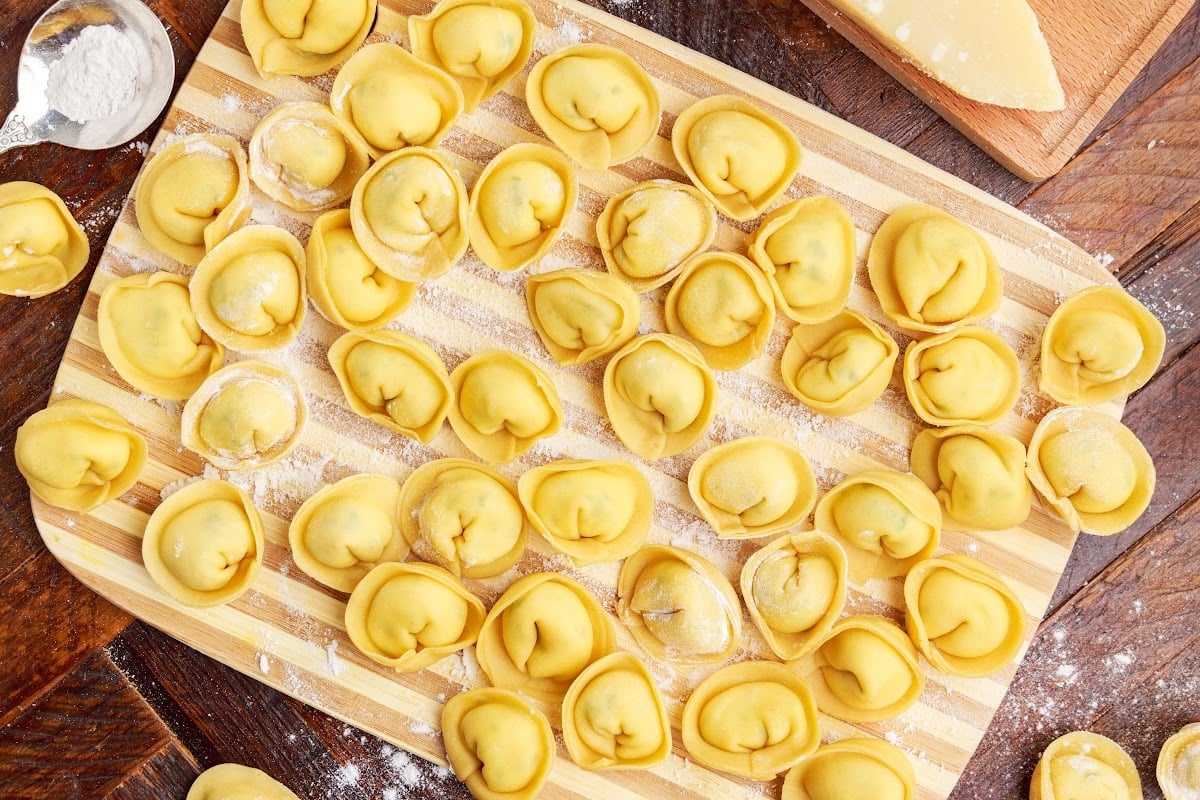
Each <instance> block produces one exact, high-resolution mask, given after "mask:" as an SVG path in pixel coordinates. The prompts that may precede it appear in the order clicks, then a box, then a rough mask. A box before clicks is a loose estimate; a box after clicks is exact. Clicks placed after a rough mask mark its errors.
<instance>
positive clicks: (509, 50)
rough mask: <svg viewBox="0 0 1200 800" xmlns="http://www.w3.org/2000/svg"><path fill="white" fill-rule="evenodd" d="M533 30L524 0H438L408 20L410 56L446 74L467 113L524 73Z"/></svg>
mask: <svg viewBox="0 0 1200 800" xmlns="http://www.w3.org/2000/svg"><path fill="white" fill-rule="evenodd" d="M536 29H537V19H536V18H534V16H533V10H532V9H531V8H530V7H529V4H528V3H526V2H524V0H441V2H440V3H438V4H437V5H436V6H434V8H433V10H432V11H430V12H429V13H428V14H426V15H424V16H416V15H413V16H410V17H409V18H408V38H409V41H410V42H411V44H412V51H413V55H415V56H416V57H417V58H419V59H421V60H422V61H424V62H426V63H428V64H432V65H433V66H435V67H438V68H440V69H442V70H444V71H445V72H447V73H449V75H450V77H451V78H453V79H454V80H455V82H456V83H458V86H459V88H460V89H462V93H463V100H464V103H465V110H466V111H471V110H472V109H474V108H475V106H477V105H479V104H480V103H481V102H483V101H484V100H487V99H488V98H489V97H492V96H493V95H494V94H496V93H497V92H499V91H500V89H501V88H502V87H503V86H504V84H506V83H508V82H509V81H510V80H512V79H513V78H514V77H516V75H517V74H518V73H519V72H520V71H521V69H522V68H524V66H525V62H526V61H528V60H529V55H530V53H532V52H533V37H534V32H535V31H536Z"/></svg>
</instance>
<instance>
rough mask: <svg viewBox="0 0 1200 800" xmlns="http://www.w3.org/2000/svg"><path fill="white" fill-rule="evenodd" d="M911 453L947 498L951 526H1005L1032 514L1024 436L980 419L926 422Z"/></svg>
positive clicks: (923, 475) (921, 473)
mask: <svg viewBox="0 0 1200 800" xmlns="http://www.w3.org/2000/svg"><path fill="white" fill-rule="evenodd" d="M911 459H912V462H911V469H912V472H913V474H914V475H916V476H917V477H918V478H920V479H921V480H922V481H923V482H924V483H925V485H926V486H928V487H929V488H930V490H931V491H932V492H933V493H934V494H935V495H937V499H938V501H939V502H940V503H941V504H942V511H943V512H944V513H945V515H946V518H947V521H946V527H963V528H965V529H967V530H984V531H999V530H1004V529H1006V528H1013V527H1016V526H1017V525H1020V524H1021V523H1022V522H1024V521H1025V518H1026V517H1028V516H1029V509H1030V508H1031V506H1032V505H1033V489H1032V488H1031V487H1030V485H1029V479H1028V478H1026V477H1025V445H1023V444H1021V442H1020V440H1019V439H1015V438H1013V437H1012V436H1009V435H1007V434H1004V433H1000V432H999V431H994V430H991V429H990V428H980V427H978V426H974V425H955V426H953V427H950V428H926V429H925V430H923V431H921V432H920V433H919V434H917V438H916V440H914V441H913V445H912V455H911ZM955 523H957V525H956V524H955Z"/></svg>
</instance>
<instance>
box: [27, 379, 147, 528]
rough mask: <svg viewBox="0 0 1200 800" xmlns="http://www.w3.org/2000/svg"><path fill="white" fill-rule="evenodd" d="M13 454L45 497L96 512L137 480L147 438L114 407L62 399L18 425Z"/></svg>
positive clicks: (61, 504) (64, 505)
mask: <svg viewBox="0 0 1200 800" xmlns="http://www.w3.org/2000/svg"><path fill="white" fill-rule="evenodd" d="M13 459H14V460H15V461H16V463H17V469H18V470H19V471H20V472H21V475H22V476H24V478H25V481H26V482H27V483H28V484H29V488H30V489H31V490H32V491H33V493H34V494H36V495H37V496H38V497H40V498H41V499H42V500H44V501H45V502H47V503H49V504H50V505H52V506H58V507H59V508H65V509H68V510H70V511H81V512H83V511H91V510H92V509H93V508H96V507H97V506H100V505H103V504H104V503H107V502H108V501H109V500H111V499H113V498H114V497H119V496H121V495H123V494H124V493H125V492H127V491H129V489H131V488H132V487H133V485H134V484H135V483H137V480H138V476H140V475H141V473H142V468H143V467H144V466H145V465H146V440H145V438H143V437H142V435H141V434H140V433H138V432H137V431H136V430H134V429H133V427H132V426H131V425H130V424H129V423H128V422H126V421H125V418H124V417H122V416H121V415H120V414H118V413H117V412H116V411H114V410H112V409H111V408H109V407H108V406H103V405H101V404H99V403H94V402H92V401H91V400H61V401H59V402H57V403H54V404H53V405H51V406H50V407H48V408H44V409H42V410H41V411H38V412H36V413H34V414H32V415H30V417H29V419H27V420H25V422H24V424H23V425H21V427H19V428H17V437H16V443H15V444H14V445H13Z"/></svg>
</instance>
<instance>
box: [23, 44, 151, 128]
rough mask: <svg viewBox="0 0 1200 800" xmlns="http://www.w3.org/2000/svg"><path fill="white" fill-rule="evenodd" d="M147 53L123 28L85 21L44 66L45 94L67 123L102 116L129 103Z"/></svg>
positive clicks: (144, 65)
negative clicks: (47, 69) (47, 73)
mask: <svg viewBox="0 0 1200 800" xmlns="http://www.w3.org/2000/svg"><path fill="white" fill-rule="evenodd" d="M148 67H149V64H148V58H147V57H146V56H145V55H144V54H143V53H142V52H141V50H140V49H139V47H138V45H137V43H136V42H135V41H134V40H133V39H131V38H130V37H129V36H128V35H127V34H126V33H125V32H124V31H121V30H120V29H118V28H116V27H114V26H112V25H91V26H88V27H86V28H84V29H83V30H82V31H81V32H80V33H79V35H78V36H76V37H75V38H74V39H72V40H71V42H70V43H69V44H68V45H67V46H66V47H65V48H63V54H62V57H61V58H59V59H58V60H57V61H55V62H54V63H53V64H51V65H50V81H49V84H48V85H47V88H46V99H47V100H48V101H49V102H50V106H51V107H52V108H54V109H55V110H56V111H58V112H59V113H60V114H62V115H63V116H64V117H67V118H68V119H70V120H71V121H73V122H78V123H84V122H91V121H92V120H96V119H105V118H107V117H111V116H113V115H114V114H116V113H117V112H118V111H120V110H121V109H123V108H125V107H127V106H128V105H129V104H130V103H132V102H133V95H134V91H135V89H136V87H137V81H138V77H139V75H140V74H141V73H142V71H143V70H144V69H148Z"/></svg>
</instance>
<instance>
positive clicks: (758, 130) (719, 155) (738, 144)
mask: <svg viewBox="0 0 1200 800" xmlns="http://www.w3.org/2000/svg"><path fill="white" fill-rule="evenodd" d="M671 147H672V149H673V150H674V151H675V158H676V159H678V161H679V164H680V166H682V167H683V171H684V173H685V174H686V175H687V176H688V178H690V179H691V181H692V183H694V184H696V188H698V189H699V190H700V191H702V192H704V193H705V194H706V195H708V198H709V199H710V200H712V201H713V203H714V204H716V206H717V208H718V209H719V210H720V211H721V213H723V214H724V215H725V216H727V217H730V218H732V219H735V220H738V221H740V222H745V221H746V220H750V219H754V218H755V217H757V216H758V215H759V214H761V213H763V212H764V211H766V210H767V207H768V206H770V205H771V203H773V202H775V199H776V198H777V197H779V196H780V195H781V194H783V192H784V191H785V190H786V189H787V188H788V186H789V185H790V184H791V182H792V179H793V178H794V177H796V173H797V172H798V171H799V170H800V158H801V155H802V151H801V149H800V144H799V143H798V142H797V141H796V137H795V135H794V134H793V133H792V132H791V131H790V130H788V129H787V128H786V127H785V126H784V125H783V124H782V123H781V122H779V120H777V119H775V118H774V117H772V116H771V115H770V114H768V113H767V112H765V111H763V110H762V109H760V108H759V107H758V106H756V105H754V104H753V103H751V102H750V101H748V100H745V99H743V98H741V97H738V96H736V95H731V94H722V95H714V96H712V97H706V98H705V99H703V100H699V101H697V102H696V103H694V104H693V105H691V106H689V107H688V108H687V109H685V110H684V111H683V113H682V114H680V115H679V117H678V118H677V119H676V120H675V125H674V127H673V128H672V129H671Z"/></svg>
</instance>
